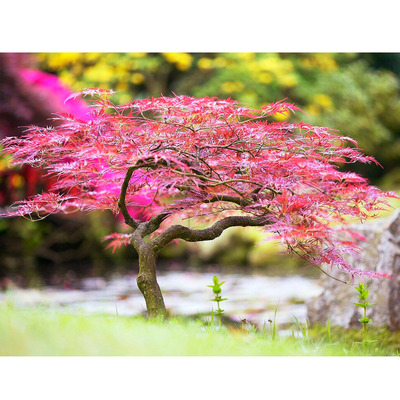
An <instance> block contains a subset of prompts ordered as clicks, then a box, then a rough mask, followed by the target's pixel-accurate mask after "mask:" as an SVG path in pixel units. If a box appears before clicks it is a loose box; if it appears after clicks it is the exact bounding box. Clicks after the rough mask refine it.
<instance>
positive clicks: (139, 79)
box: [131, 72, 144, 85]
mask: <svg viewBox="0 0 400 400" xmlns="http://www.w3.org/2000/svg"><path fill="white" fill-rule="evenodd" d="M131 82H132V83H133V84H134V85H140V84H141V83H143V82H144V75H143V74H141V73H140V72H135V73H134V74H132V78H131Z"/></svg>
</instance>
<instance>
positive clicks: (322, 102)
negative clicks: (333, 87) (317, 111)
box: [313, 94, 333, 111]
mask: <svg viewBox="0 0 400 400" xmlns="http://www.w3.org/2000/svg"><path fill="white" fill-rule="evenodd" d="M313 100H314V103H315V104H316V105H317V106H320V107H321V108H323V109H325V110H327V111H332V110H333V102H332V99H331V98H330V97H329V96H327V95H326V94H316V95H315V96H314V98H313Z"/></svg>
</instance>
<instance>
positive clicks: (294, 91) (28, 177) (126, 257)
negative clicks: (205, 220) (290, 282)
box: [0, 53, 400, 289]
mask: <svg viewBox="0 0 400 400" xmlns="http://www.w3.org/2000/svg"><path fill="white" fill-rule="evenodd" d="M399 79H400V54H398V53H384V54H383V53H373V54H365V53H364V54H359V53H332V54H331V53H329V54H328V53H294V54H291V53H284V54H283V53H43V54H39V53H38V54H22V53H18V54H6V53H2V54H0V137H1V138H4V137H5V136H9V135H12V136H15V135H21V134H22V132H23V127H24V126H27V125H30V124H36V125H50V124H51V123H52V122H51V121H49V120H48V119H49V118H51V116H52V115H51V114H52V113H54V112H68V113H73V114H75V115H77V116H80V117H82V118H84V117H85V114H86V113H87V111H88V108H87V105H86V104H85V103H84V101H75V102H68V103H66V104H64V100H65V98H66V97H67V96H68V95H69V94H70V93H71V91H72V92H73V91H80V90H82V89H84V88H88V87H100V88H109V89H114V90H116V91H117V92H118V93H117V94H116V95H115V97H114V101H115V102H117V103H125V102H129V101H131V100H132V99H135V98H144V97H148V96H157V97H158V96H160V95H167V96H168V95H170V94H171V93H172V92H173V93H176V94H185V95H193V96H197V97H200V96H218V97H221V98H226V97H231V98H234V99H236V100H238V101H240V102H243V103H245V104H246V105H249V106H254V107H259V106H261V105H263V104H265V103H269V102H272V101H277V100H281V99H284V98H287V99H288V101H290V102H294V103H296V104H297V105H298V106H300V107H301V108H302V109H303V110H304V114H303V113H297V114H296V115H294V116H290V115H279V116H277V117H276V118H277V119H279V120H284V119H288V118H291V119H292V120H293V121H294V120H303V121H306V122H309V123H312V124H315V125H321V126H329V127H331V128H335V129H337V130H339V131H340V132H341V134H343V135H346V136H351V137H353V138H355V139H356V140H357V141H358V142H359V147H360V148H361V149H363V150H364V152H365V153H367V154H369V155H373V156H374V157H375V158H376V159H377V160H378V161H379V162H380V163H381V164H382V166H383V167H384V168H380V167H377V166H375V165H350V166H348V167H346V168H349V169H351V170H353V171H355V172H357V173H360V174H361V175H363V176H365V177H367V178H368V179H369V180H370V181H371V183H373V184H375V185H377V186H379V187H380V188H382V189H391V190H397V189H398V188H399V186H400V93H399V87H400V86H399ZM8 164H9V160H8V159H7V158H6V157H4V155H1V149H0V208H2V209H5V208H6V207H7V206H9V205H10V204H12V203H13V202H15V201H16V200H19V199H22V198H25V197H27V196H31V195H33V194H34V193H37V192H38V191H42V190H45V189H46V188H48V187H50V186H51V180H49V179H45V178H43V176H42V174H41V171H40V170H37V169H33V168H25V169H24V170H16V169H9V167H8ZM396 205H397V204H395V206H396ZM397 206H398V205H397ZM123 229H124V228H123V227H122V224H121V222H120V221H118V220H115V218H114V217H113V216H112V215H111V213H110V214H108V213H100V214H98V213H92V214H89V215H79V216H76V215H75V216H73V217H71V216H68V218H66V217H64V216H62V215H54V216H51V217H49V218H47V219H45V220H44V221H41V222H37V223H32V222H29V221H26V220H24V219H22V218H20V219H15V218H12V219H0V254H1V255H0V289H6V288H10V287H15V286H18V287H38V286H41V285H57V286H61V287H63V288H74V287H78V286H79V285H81V282H82V279H85V278H88V277H92V278H94V277H95V278H96V279H97V278H99V277H101V279H107V278H109V277H110V276H111V275H113V274H115V273H120V274H128V275H129V274H131V275H135V274H136V267H135V265H136V264H135V260H136V254H135V251H134V250H133V249H131V248H124V249H120V250H119V251H116V252H115V254H113V253H112V252H111V250H105V246H104V243H102V237H104V236H105V235H107V234H109V233H111V232H115V231H121V230H123ZM262 239H263V236H262V234H261V233H260V232H259V231H258V230H257V229H250V228H249V229H247V228H246V229H236V230H235V229H230V230H228V231H227V232H225V233H224V235H222V236H221V237H220V238H218V239H217V240H215V241H213V242H203V243H199V244H188V243H185V242H182V243H180V244H178V245H176V244H175V245H171V246H169V247H167V248H166V249H165V250H164V251H163V252H162V254H161V255H160V269H161V270H162V271H163V270H164V271H172V272H173V271H180V270H185V271H203V272H210V273H211V272H215V271H220V272H221V271H222V272H223V273H224V272H227V271H231V270H232V271H240V272H243V273H247V274H248V273H251V272H254V271H258V272H260V271H261V272H262V273H268V274H269V275H274V274H278V275H282V274H283V275H284V274H291V273H293V272H296V271H299V268H303V267H304V265H302V264H301V262H300V261H298V260H296V259H293V258H289V257H287V256H284V255H281V254H280V251H281V250H282V249H280V248H279V245H278V244H277V243H274V242H268V243H265V244H262V245H260V246H254V244H255V243H257V242H259V241H260V240H262ZM309 273H310V274H312V272H309Z"/></svg>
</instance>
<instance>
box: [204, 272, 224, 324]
mask: <svg viewBox="0 0 400 400" xmlns="http://www.w3.org/2000/svg"><path fill="white" fill-rule="evenodd" d="M213 283H214V284H213V285H207V287H209V288H211V289H212V291H213V293H214V294H215V297H214V298H213V299H211V301H215V302H216V303H217V311H216V315H217V316H218V320H219V327H220V328H221V326H222V320H221V319H222V318H221V317H222V314H223V313H224V310H221V307H220V305H219V303H220V302H221V301H225V300H228V299H226V298H225V299H223V298H222V297H221V285H223V284H224V283H225V281H224V282H220V281H219V279H218V277H217V276H214V277H213Z"/></svg>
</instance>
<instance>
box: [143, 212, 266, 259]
mask: <svg viewBox="0 0 400 400" xmlns="http://www.w3.org/2000/svg"><path fill="white" fill-rule="evenodd" d="M267 224H268V219H267V218H266V217H251V216H241V215H237V216H230V217H225V218H223V219H221V220H219V221H217V222H216V223H215V224H214V225H212V226H210V227H209V228H205V229H190V228H188V227H186V226H183V225H172V226H170V227H169V228H168V229H166V230H165V231H164V232H163V233H162V234H160V235H159V236H157V237H156V238H154V239H153V240H151V241H150V245H151V246H152V247H153V249H154V250H155V251H156V252H158V251H159V250H161V249H162V248H163V247H164V246H165V245H167V244H168V243H169V242H171V241H172V240H175V239H183V240H186V241H187V242H200V241H205V240H213V239H215V238H217V237H218V236H221V234H222V232H223V231H224V230H225V229H227V228H231V227H233V226H243V227H245V226H264V225H267Z"/></svg>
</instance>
